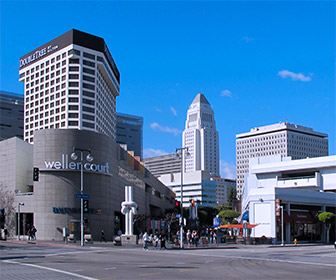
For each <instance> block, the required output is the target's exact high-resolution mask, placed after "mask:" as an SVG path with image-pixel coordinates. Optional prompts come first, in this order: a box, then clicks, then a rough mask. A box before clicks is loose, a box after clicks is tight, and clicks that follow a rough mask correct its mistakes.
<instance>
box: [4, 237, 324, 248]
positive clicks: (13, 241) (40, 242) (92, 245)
mask: <svg viewBox="0 0 336 280" xmlns="http://www.w3.org/2000/svg"><path fill="white" fill-rule="evenodd" d="M5 244H7V245H9V244H15V245H22V246H24V245H31V246H34V245H36V246H47V247H49V246H50V247H60V248H74V249H79V248H81V249H92V248H109V249H111V248H119V249H120V248H123V249H130V248H142V246H143V245H142V244H134V245H129V244H128V245H124V246H116V245H114V243H113V242H112V241H108V242H99V241H95V242H93V243H87V244H84V246H83V247H81V246H80V242H78V241H77V242H76V243H68V244H65V243H64V242H62V241H54V240H50V241H49V240H31V241H27V240H20V241H19V240H17V239H14V238H9V239H7V241H3V240H1V241H0V245H5ZM327 245H330V244H325V243H305V244H297V245H294V244H285V245H284V246H282V245H271V244H262V245H261V244H260V245H251V244H247V245H245V244H231V243H230V244H227V243H219V244H207V245H206V246H204V245H203V246H197V247H196V246H194V245H192V246H190V247H188V245H187V244H184V248H183V250H208V249H262V248H283V247H304V246H327ZM166 246H167V250H180V247H179V246H177V245H173V244H167V245H166ZM149 250H157V249H155V248H154V247H153V246H149Z"/></svg>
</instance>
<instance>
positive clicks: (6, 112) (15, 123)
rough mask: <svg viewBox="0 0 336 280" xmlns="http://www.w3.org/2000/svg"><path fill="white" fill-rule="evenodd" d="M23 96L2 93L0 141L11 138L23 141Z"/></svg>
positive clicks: (0, 95)
mask: <svg viewBox="0 0 336 280" xmlns="http://www.w3.org/2000/svg"><path fill="white" fill-rule="evenodd" d="M23 116H24V114H23V96H22V95H19V94H16V93H12V92H6V91H0V141H1V140H3V139H7V138H11V137H15V136H16V137H19V138H21V139H23Z"/></svg>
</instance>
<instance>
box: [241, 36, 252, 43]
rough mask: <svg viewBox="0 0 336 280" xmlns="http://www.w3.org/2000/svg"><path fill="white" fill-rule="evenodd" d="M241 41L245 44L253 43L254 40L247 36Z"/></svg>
mask: <svg viewBox="0 0 336 280" xmlns="http://www.w3.org/2000/svg"><path fill="white" fill-rule="evenodd" d="M242 39H243V40H245V42H246V43H249V42H252V41H254V38H251V37H247V36H245V37H243V38H242Z"/></svg>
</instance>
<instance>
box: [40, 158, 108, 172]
mask: <svg viewBox="0 0 336 280" xmlns="http://www.w3.org/2000/svg"><path fill="white" fill-rule="evenodd" d="M44 164H45V168H46V169H58V170H60V169H62V170H80V169H81V165H82V163H81V162H75V161H69V156H68V155H64V154H63V155H62V160H61V161H44ZM83 169H84V170H86V171H92V172H97V173H104V174H109V173H110V172H109V165H108V162H106V164H105V165H102V164H95V163H89V162H86V163H83Z"/></svg>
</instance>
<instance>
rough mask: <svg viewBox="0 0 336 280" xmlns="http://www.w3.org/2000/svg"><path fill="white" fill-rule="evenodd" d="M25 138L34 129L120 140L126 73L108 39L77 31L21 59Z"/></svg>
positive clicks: (32, 134)
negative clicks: (72, 131) (118, 124)
mask: <svg viewBox="0 0 336 280" xmlns="http://www.w3.org/2000/svg"><path fill="white" fill-rule="evenodd" d="M19 74H20V81H22V82H24V84H25V85H24V97H25V100H24V101H25V118H24V140H25V141H27V142H29V143H33V142H34V131H36V130H40V129H48V128H62V129H63V128H65V129H66V128H71V129H81V130H90V131H96V132H100V133H103V134H106V135H108V136H110V137H112V138H114V139H115V137H116V97H117V96H118V95H119V87H120V74H119V71H118V68H117V66H116V64H115V62H114V60H113V58H112V56H111V53H110V51H109V49H108V47H107V45H106V43H105V42H104V39H102V38H100V37H96V36H93V35H90V34H87V33H84V32H81V31H78V30H75V29H72V30H70V31H69V32H67V33H65V34H63V35H61V36H59V37H57V38H56V39H54V40H52V41H50V42H48V43H46V44H44V45H42V46H41V47H38V48H37V49H35V50H33V51H31V52H30V53H28V54H26V55H24V56H22V57H21V58H20V71H19Z"/></svg>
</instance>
